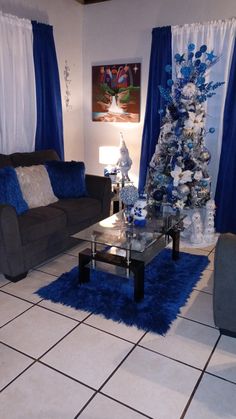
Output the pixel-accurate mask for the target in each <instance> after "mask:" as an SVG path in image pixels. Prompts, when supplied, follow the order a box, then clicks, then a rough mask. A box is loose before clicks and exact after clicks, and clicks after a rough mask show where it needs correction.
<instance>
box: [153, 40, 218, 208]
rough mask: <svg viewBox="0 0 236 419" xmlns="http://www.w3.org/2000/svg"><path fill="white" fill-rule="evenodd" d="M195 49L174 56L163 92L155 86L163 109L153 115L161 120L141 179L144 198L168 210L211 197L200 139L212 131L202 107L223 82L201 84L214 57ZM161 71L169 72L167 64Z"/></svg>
mask: <svg viewBox="0 0 236 419" xmlns="http://www.w3.org/2000/svg"><path fill="white" fill-rule="evenodd" d="M195 49H196V48H195V45H194V44H189V45H188V52H187V54H182V55H180V54H176V55H175V72H176V78H175V80H173V79H172V78H170V79H169V80H168V81H167V87H166V88H164V87H163V86H159V90H160V93H161V95H162V97H163V98H164V99H165V102H166V106H165V109H164V110H163V109H161V110H160V111H159V113H160V114H161V115H164V116H162V124H161V130H160V135H159V139H158V143H157V145H156V149H155V153H154V155H153V157H152V159H151V162H150V165H149V170H148V177H147V185H146V189H147V193H148V196H149V197H151V198H153V200H154V201H157V202H158V204H161V203H163V202H165V203H168V204H169V205H171V207H172V208H174V209H183V208H200V207H203V206H205V204H206V202H207V201H208V200H209V199H210V198H211V196H210V188H211V179H210V176H209V173H208V167H207V165H208V163H209V161H210V157H211V156H210V152H209V150H208V149H207V148H206V147H205V143H204V138H205V135H206V134H207V133H208V132H209V133H212V134H213V133H214V132H215V129H214V128H213V127H212V128H210V129H209V131H208V132H207V131H206V127H205V124H206V111H205V104H204V102H205V101H206V100H208V99H209V98H210V97H212V96H213V95H215V90H216V89H217V88H218V87H219V86H221V85H222V84H223V83H222V82H216V83H214V82H212V81H210V82H207V81H206V74H207V70H208V69H209V68H210V67H211V66H212V65H214V64H216V63H217V61H218V57H217V56H215V55H214V53H213V51H211V52H208V51H207V46H206V45H202V46H201V47H200V49H199V50H197V51H195ZM165 70H166V72H168V73H172V68H171V66H170V65H167V66H166V67H165Z"/></svg>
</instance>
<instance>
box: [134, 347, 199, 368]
mask: <svg viewBox="0 0 236 419" xmlns="http://www.w3.org/2000/svg"><path fill="white" fill-rule="evenodd" d="M138 347H139V348H142V349H146V350H147V351H149V352H152V353H154V354H157V355H160V356H163V357H164V358H167V359H170V360H171V361H175V362H178V363H179V364H182V365H185V366H186V367H190V368H193V369H194V370H197V371H202V370H203V369H202V368H199V367H195V366H194V365H191V364H188V363H186V362H184V361H180V360H179V359H176V358H173V357H172V356H170V355H165V354H163V353H161V352H158V351H155V350H154V349H150V348H147V347H146V346H143V345H140V344H139V345H138Z"/></svg>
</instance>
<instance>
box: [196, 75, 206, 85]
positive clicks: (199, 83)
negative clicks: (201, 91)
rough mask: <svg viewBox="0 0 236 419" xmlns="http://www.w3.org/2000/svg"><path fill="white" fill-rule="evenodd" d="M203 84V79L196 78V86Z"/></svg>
mask: <svg viewBox="0 0 236 419" xmlns="http://www.w3.org/2000/svg"><path fill="white" fill-rule="evenodd" d="M204 83H205V77H201V76H200V77H198V78H197V84H198V85H201V84H204Z"/></svg>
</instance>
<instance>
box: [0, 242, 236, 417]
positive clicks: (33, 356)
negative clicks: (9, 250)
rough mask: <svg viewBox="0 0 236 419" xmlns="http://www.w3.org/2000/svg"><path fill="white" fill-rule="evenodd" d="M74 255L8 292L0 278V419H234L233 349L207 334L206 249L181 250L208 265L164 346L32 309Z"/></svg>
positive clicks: (43, 304)
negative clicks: (200, 256)
mask: <svg viewBox="0 0 236 419" xmlns="http://www.w3.org/2000/svg"><path fill="white" fill-rule="evenodd" d="M185 250H186V249H185ZM77 251H78V249H72V250H70V251H68V253H67V254H62V255H60V256H59V257H57V258H55V259H54V260H51V261H49V262H48V263H46V264H44V265H41V266H40V267H39V268H38V269H37V270H34V271H32V272H31V273H30V274H29V275H28V277H27V278H25V279H24V280H22V281H20V282H19V283H16V284H13V283H10V282H8V281H6V280H5V279H4V277H3V276H1V275H0V391H1V394H0V418H1V419H2V418H3V419H21V418H22V419H23V418H24V419H73V418H77V417H78V418H82V419H118V418H119V419H141V418H145V417H146V418H152V419H183V418H186V419H224V418H225V419H233V418H234V419H235V418H236V402H235V399H236V339H234V338H230V337H226V336H221V337H220V334H219V332H218V330H217V329H216V328H215V326H214V321H213V313H212V283H213V260H214V249H213V248H212V247H209V248H205V249H190V252H191V253H197V254H203V255H204V254H205V255H209V258H210V264H209V265H208V267H207V269H206V270H205V272H204V274H203V276H202V279H201V281H199V283H198V284H197V285H196V287H195V289H194V290H193V292H192V294H191V297H190V299H189V301H188V303H187V304H186V306H185V307H183V308H182V310H181V313H180V315H179V317H178V318H177V319H176V321H175V322H173V324H172V327H171V328H170V330H169V332H168V333H167V334H166V336H164V337H163V336H159V335H156V334H153V333H145V332H144V331H140V330H137V329H136V328H135V327H132V328H129V327H127V326H125V325H124V324H117V323H114V322H112V321H110V320H105V319H103V318H102V317H100V316H95V315H93V314H89V313H86V312H83V311H76V310H74V309H72V308H69V307H64V306H63V305H61V304H54V303H51V302H48V301H44V300H40V298H39V297H38V296H37V295H35V294H34V291H36V290H37V289H38V288H40V287H41V286H43V285H44V284H45V285H46V284H48V283H50V282H51V281H53V280H54V279H55V277H57V276H59V275H60V274H61V273H63V272H65V271H68V270H70V269H71V267H72V266H74V265H75V264H76V263H77Z"/></svg>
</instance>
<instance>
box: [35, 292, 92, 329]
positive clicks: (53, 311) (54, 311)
mask: <svg viewBox="0 0 236 419" xmlns="http://www.w3.org/2000/svg"><path fill="white" fill-rule="evenodd" d="M43 301H50V300H46V299H45V298H43V299H42V300H40V301H38V302H37V303H36V304H35V305H36V306H38V307H40V308H43V309H44V310H47V311H50V312H51V313H54V314H58V315H59V316H62V317H65V318H66V319H70V320H74V321H75V322H78V323H81V322H82V320H78V319H75V318H74V317H71V316H68V315H67V314H64V313H60V312H58V311H56V310H53V309H52V308H49V307H44V306H41V305H40V303H42V302H43ZM66 307H69V306H66ZM90 315H91V314H89V315H88V317H89V316H90ZM88 317H86V318H88Z"/></svg>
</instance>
